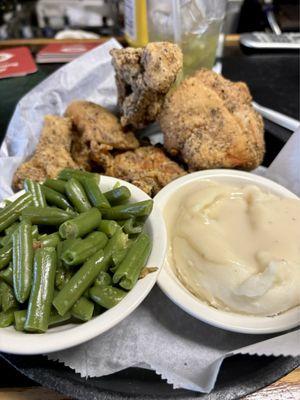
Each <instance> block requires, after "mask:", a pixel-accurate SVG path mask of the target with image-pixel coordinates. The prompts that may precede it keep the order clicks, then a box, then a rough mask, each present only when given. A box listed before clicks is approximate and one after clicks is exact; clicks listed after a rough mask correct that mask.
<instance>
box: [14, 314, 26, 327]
mask: <svg viewBox="0 0 300 400" xmlns="http://www.w3.org/2000/svg"><path fill="white" fill-rule="evenodd" d="M26 316H27V310H17V311H15V312H14V320H15V330H16V331H19V332H22V331H24V325H25V321H26Z"/></svg>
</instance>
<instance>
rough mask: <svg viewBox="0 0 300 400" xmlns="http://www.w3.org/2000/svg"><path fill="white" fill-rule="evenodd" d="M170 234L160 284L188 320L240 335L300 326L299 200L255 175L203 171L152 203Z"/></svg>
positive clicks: (173, 185)
mask: <svg viewBox="0 0 300 400" xmlns="http://www.w3.org/2000/svg"><path fill="white" fill-rule="evenodd" d="M155 202H156V203H157V205H158V206H159V207H160V208H161V210H162V212H163V215H164V219H165V223H166V227H167V233H168V252H167V256H166V260H165V264H164V267H163V270H162V271H161V273H160V275H159V279H158V284H159V286H160V288H161V289H162V290H163V291H164V293H165V294H166V295H167V296H168V297H169V298H170V299H171V300H172V301H173V302H175V303H176V304H177V305H178V306H179V307H181V308H182V309H183V310H185V311H186V312H187V313H189V314H190V315H192V316H194V317H196V318H198V319H199V320H201V321H204V322H206V323H209V324H211V325H213V326H216V327H219V328H223V329H227V330H231V331H235V332H242V333H252V334H255V333H256V334H261V333H273V332H280V331H284V330H287V329H291V328H293V327H295V326H297V325H299V324H300V291H299V287H300V240H299V238H300V199H299V198H298V197H297V196H296V195H295V194H293V193H292V192H290V191H288V190H287V189H286V188H284V187H283V186H280V185H278V184H277V183H275V182H273V181H271V180H268V179H266V178H263V177H260V176H257V175H255V174H252V173H248V172H243V171H236V170H207V171H200V172H195V173H192V174H189V175H186V176H184V177H182V178H179V179H177V180H175V181H173V182H172V183H170V184H169V185H167V186H166V187H165V188H164V189H162V190H161V191H160V192H159V194H158V195H157V196H156V197H155Z"/></svg>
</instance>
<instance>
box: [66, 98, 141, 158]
mask: <svg viewBox="0 0 300 400" xmlns="http://www.w3.org/2000/svg"><path fill="white" fill-rule="evenodd" d="M65 115H66V116H67V117H69V118H71V119H72V121H73V124H74V126H75V128H76V129H77V131H78V133H79V137H77V142H76V141H75V140H74V142H75V143H77V144H75V145H74V147H73V157H74V159H75V161H76V162H78V163H79V164H80V165H82V166H88V165H89V162H90V160H96V161H97V160H98V158H99V157H100V155H101V153H103V152H108V151H110V150H113V149H116V150H131V149H135V148H137V147H138V146H139V142H138V140H137V139H136V137H135V136H134V134H133V133H132V132H124V131H123V129H122V127H121V125H120V123H119V121H118V119H117V117H116V116H115V115H113V114H112V113H111V112H109V111H108V110H106V109H105V108H103V107H101V106H99V105H98V104H95V103H92V102H90V101H83V100H81V101H74V102H72V103H71V104H70V105H69V106H68V108H67V109H66V112H65Z"/></svg>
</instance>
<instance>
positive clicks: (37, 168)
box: [13, 115, 78, 190]
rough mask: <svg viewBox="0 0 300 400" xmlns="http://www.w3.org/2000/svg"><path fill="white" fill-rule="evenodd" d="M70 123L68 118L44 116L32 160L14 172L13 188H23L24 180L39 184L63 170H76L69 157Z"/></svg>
mask: <svg viewBox="0 0 300 400" xmlns="http://www.w3.org/2000/svg"><path fill="white" fill-rule="evenodd" d="M71 141H72V123H71V120H70V119H69V118H63V117H58V116H55V115H46V117H45V121H44V127H43V129H42V132H41V136H40V139H39V142H38V144H37V147H36V150H35V152H34V154H33V156H32V158H31V159H30V160H29V161H27V162H25V163H23V164H21V165H20V167H19V168H18V169H17V171H16V172H15V175H14V178H13V187H14V188H15V189H16V190H19V189H21V188H22V187H23V181H24V179H25V178H30V179H33V180H36V181H38V182H41V181H43V180H45V179H46V178H55V177H56V175H57V173H58V172H59V171H60V170H61V169H63V168H67V167H68V168H78V167H77V165H76V163H75V162H74V161H73V160H72V158H71V155H70V149H71Z"/></svg>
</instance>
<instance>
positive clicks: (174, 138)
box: [159, 69, 265, 171]
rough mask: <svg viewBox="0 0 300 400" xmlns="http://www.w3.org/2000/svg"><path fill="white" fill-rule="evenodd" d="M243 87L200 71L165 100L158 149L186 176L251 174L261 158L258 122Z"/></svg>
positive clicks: (160, 119)
mask: <svg viewBox="0 0 300 400" xmlns="http://www.w3.org/2000/svg"><path fill="white" fill-rule="evenodd" d="M251 100H252V98H251V95H250V92H249V89H248V87H247V85H246V84H245V83H243V82H236V83H235V82H231V81H229V80H227V79H225V78H223V77H222V76H220V75H218V74H216V73H215V72H212V71H209V70H206V69H202V70H200V71H198V72H197V73H196V74H195V75H194V76H191V77H189V78H187V79H185V80H184V81H183V82H182V83H181V85H180V86H179V87H178V88H177V89H176V90H174V91H173V92H172V93H171V94H170V95H169V96H167V98H166V100H165V103H164V107H163V109H162V111H161V113H160V117H159V121H160V125H161V129H162V131H163V133H164V140H165V142H164V146H165V148H166V149H167V150H168V152H170V154H174V155H179V156H180V157H181V158H182V159H183V160H184V161H185V162H186V163H187V165H188V167H189V170H190V171H195V170H199V169H207V168H235V167H237V168H242V169H246V170H251V169H254V168H256V167H257V166H258V165H259V164H260V163H261V162H262V159H263V156H264V152H265V144H264V135H263V133H264V127H263V120H262V118H261V116H260V115H259V114H257V113H256V112H255V110H254V109H253V107H252V105H251Z"/></svg>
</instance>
